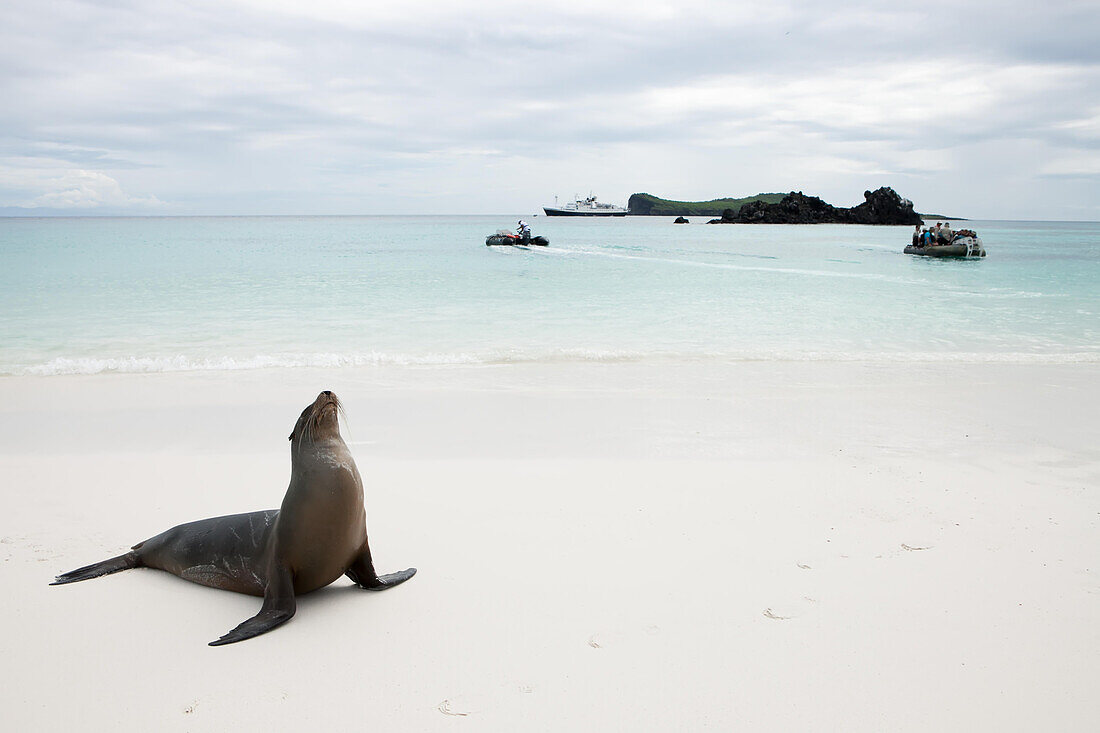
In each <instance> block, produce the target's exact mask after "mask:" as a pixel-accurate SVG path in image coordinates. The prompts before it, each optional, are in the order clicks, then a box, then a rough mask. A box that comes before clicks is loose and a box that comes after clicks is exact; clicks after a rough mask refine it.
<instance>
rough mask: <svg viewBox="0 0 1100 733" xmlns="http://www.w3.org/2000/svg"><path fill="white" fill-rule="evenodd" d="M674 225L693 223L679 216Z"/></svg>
mask: <svg viewBox="0 0 1100 733" xmlns="http://www.w3.org/2000/svg"><path fill="white" fill-rule="evenodd" d="M672 223H673V224H690V223H691V222H690V221H688V220H687V219H685V218H684V217H682V216H678V217H676V221H674V222H672Z"/></svg>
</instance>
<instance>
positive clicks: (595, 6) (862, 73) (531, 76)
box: [0, 0, 1100, 220]
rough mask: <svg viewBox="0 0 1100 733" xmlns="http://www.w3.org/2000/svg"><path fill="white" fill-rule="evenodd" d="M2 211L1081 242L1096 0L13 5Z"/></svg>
mask: <svg viewBox="0 0 1100 733" xmlns="http://www.w3.org/2000/svg"><path fill="white" fill-rule="evenodd" d="M0 100H3V102H2V103H0V214H6V215H42V214H69V215H94V214H133V215H191V214H233V215H246V214H462V213H514V212H518V213H534V212H538V211H539V210H540V207H541V206H543V205H547V204H552V203H553V201H554V197H555V196H557V197H559V199H560V200H561V201H566V200H571V199H572V197H573V195H574V194H582V195H587V194H589V193H594V194H596V195H598V196H599V198H600V200H601V201H607V202H609V203H618V204H625V203H626V200H627V197H628V196H629V195H630V194H631V193H635V192H648V193H652V194H654V195H657V196H661V197H663V198H672V199H679V200H706V199H712V198H719V197H726V196H737V197H739V196H746V195H751V194H754V193H758V192H786V191H792V190H800V191H803V192H805V193H807V194H813V195H818V196H821V197H822V198H824V199H825V200H826V201H828V202H830V203H832V204H835V205H838V206H851V205H855V204H858V203H860V202H862V200H863V192H864V191H865V190H867V189H875V188H878V187H879V186H891V187H893V188H894V189H895V190H896V191H898V193H900V194H901V195H902V196H904V197H906V198H909V199H911V200H913V201H914V203H915V205H916V208H917V210H918V211H923V212H935V213H940V214H945V215H954V216H965V217H970V218H986V219H989V218H996V219H1047V220H1100V2H1098V1H1096V0H1090V1H1088V2H1066V1H1060V0H1048V1H1047V2H1044V3H1036V2H1034V1H1033V0H1023V1H1021V0H1001V1H1000V2H981V1H976V2H965V3H960V2H958V0H952V1H951V2H909V3H903V2H897V0H893V1H892V2H861V1H859V0H851V1H848V2H845V3H842V4H832V7H830V6H829V5H826V4H825V3H821V2H816V3H814V2H786V1H785V0H769V1H768V2H759V1H756V2H738V1H736V0H730V1H728V2H695V1H694V0H675V1H674V2H663V1H660V0H654V1H646V0H642V2H631V3H627V2H606V1H603V0H585V1H583V2H581V1H579V0H578V1H573V0H569V1H565V2H562V1H560V0H548V1H546V2H539V3H534V2H530V0H528V1H527V2H512V1H509V0H478V2H465V1H454V2H432V1H429V0H405V1H403V2H393V1H392V0H390V1H388V2H372V1H369V0H365V1H364V0H309V1H308V2H304V1H303V0H217V1H216V2H206V1H182V0H158V2H155V3H151V2H147V1H146V0H138V1H137V2H127V1H126V0H121V1H115V2H93V1H79V0H54V1H51V2H42V1H41V0H6V1H5V2H3V3H0Z"/></svg>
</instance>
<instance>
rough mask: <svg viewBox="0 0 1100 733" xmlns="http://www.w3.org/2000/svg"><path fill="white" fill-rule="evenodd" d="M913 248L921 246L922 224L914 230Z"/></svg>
mask: <svg viewBox="0 0 1100 733" xmlns="http://www.w3.org/2000/svg"><path fill="white" fill-rule="evenodd" d="M913 246H914V247H919V246H920V224H917V226H916V228H915V229H913Z"/></svg>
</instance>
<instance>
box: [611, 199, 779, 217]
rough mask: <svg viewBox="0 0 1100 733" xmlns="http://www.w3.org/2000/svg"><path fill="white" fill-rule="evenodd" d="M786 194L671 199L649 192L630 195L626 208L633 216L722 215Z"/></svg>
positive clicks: (776, 200) (770, 201)
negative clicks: (689, 199) (706, 198)
mask: <svg viewBox="0 0 1100 733" xmlns="http://www.w3.org/2000/svg"><path fill="white" fill-rule="evenodd" d="M784 196H786V194H783V193H758V194H756V195H755V196H746V197H745V198H741V199H714V200H713V201H670V200H669V199H662V198H658V197H657V196H654V195H652V194H648V193H636V194H633V195H632V196H631V197H630V200H629V201H628V202H627V205H626V208H628V209H630V213H631V215H632V216H721V215H722V212H723V211H726V210H727V209H732V210H733V211H734V212H735V213H736V212H737V211H740V210H741V207H742V206H744V205H745V204H747V203H750V202H752V201H763V202H764V203H766V204H778V203H779V202H780V201H782V200H783V197H784Z"/></svg>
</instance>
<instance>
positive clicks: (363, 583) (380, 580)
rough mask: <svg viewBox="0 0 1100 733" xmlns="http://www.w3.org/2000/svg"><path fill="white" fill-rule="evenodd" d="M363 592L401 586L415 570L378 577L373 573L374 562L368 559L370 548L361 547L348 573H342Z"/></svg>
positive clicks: (410, 569)
mask: <svg viewBox="0 0 1100 733" xmlns="http://www.w3.org/2000/svg"><path fill="white" fill-rule="evenodd" d="M344 575H346V576H348V577H349V578H351V579H352V580H354V581H355V583H356V584H357V585H358V586H359V587H360V588H363V589H364V590H387V589H389V588H392V587H394V586H395V585H401V584H402V583H404V582H405V581H406V580H408V579H409V578H411V577H412V576H414V575H416V568H409V569H408V570H399V571H398V572H396V573H389V574H388V575H379V574H378V573H376V572H375V571H374V562H373V561H372V560H371V557H370V547H369V546H367V545H364V546H363V552H362V553H360V555H359V557H357V558H355V562H353V563H352V564H351V567H350V568H348V571H347V572H346V573H344Z"/></svg>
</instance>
